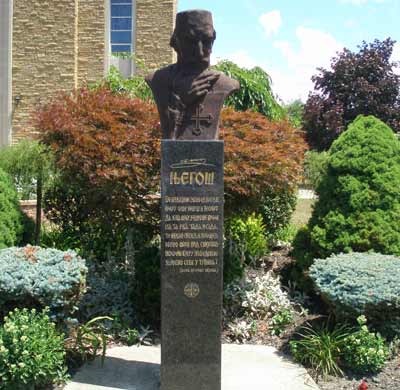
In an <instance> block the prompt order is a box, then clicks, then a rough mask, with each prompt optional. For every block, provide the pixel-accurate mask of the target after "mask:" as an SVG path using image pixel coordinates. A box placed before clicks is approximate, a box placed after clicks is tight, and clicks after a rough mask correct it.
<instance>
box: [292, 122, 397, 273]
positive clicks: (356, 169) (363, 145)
mask: <svg viewBox="0 0 400 390" xmlns="http://www.w3.org/2000/svg"><path fill="white" fill-rule="evenodd" d="M317 193H318V195H319V199H318V201H317V202H316V204H315V206H314V210H313V214H312V217H311V219H310V222H309V224H308V233H307V235H308V237H303V241H304V239H305V241H308V245H307V246H308V250H307V253H306V254H305V256H304V257H303V258H302V259H301V261H302V262H303V264H302V267H303V268H307V267H308V266H309V265H310V264H311V263H312V259H313V258H326V257H328V256H330V255H331V254H333V253H341V252H344V253H348V252H351V251H355V252H368V251H370V250H373V251H375V252H379V253H384V254H398V255H400V224H399V220H400V142H399V141H398V139H397V138H396V136H395V135H394V133H393V131H392V130H391V129H390V128H389V127H388V126H386V125H385V124H384V123H383V122H381V121H380V120H379V119H376V118H375V117H373V116H367V117H365V116H359V117H358V118H357V119H356V120H355V121H354V122H353V123H352V124H351V125H350V126H349V128H348V130H347V131H346V132H344V133H343V134H342V135H341V136H340V137H339V138H338V139H337V140H336V141H335V142H334V143H333V145H332V147H331V149H330V151H329V158H328V165H327V172H326V174H325V175H324V176H323V178H322V180H321V182H320V184H319V186H318V188H317ZM302 234H303V233H302ZM303 236H304V235H303ZM296 242H297V245H298V246H300V247H302V246H303V247H304V244H302V243H301V242H300V240H296ZM296 250H297V247H295V251H296Z"/></svg>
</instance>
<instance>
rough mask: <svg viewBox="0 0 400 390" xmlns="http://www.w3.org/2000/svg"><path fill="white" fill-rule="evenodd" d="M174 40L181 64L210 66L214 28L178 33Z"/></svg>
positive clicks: (199, 28)
mask: <svg viewBox="0 0 400 390" xmlns="http://www.w3.org/2000/svg"><path fill="white" fill-rule="evenodd" d="M176 38H177V42H176V43H177V52H178V54H179V59H180V61H181V62H182V63H183V64H188V65H189V64H193V65H195V64H202V65H207V66H208V65H210V56H211V51H212V46H213V44H214V39H215V32H214V28H213V27H212V26H211V25H207V26H204V27H197V28H190V29H188V30H185V31H182V32H179V33H178V34H177V36H176Z"/></svg>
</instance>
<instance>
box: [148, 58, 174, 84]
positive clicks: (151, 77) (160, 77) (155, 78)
mask: <svg viewBox="0 0 400 390" xmlns="http://www.w3.org/2000/svg"><path fill="white" fill-rule="evenodd" d="M174 69H175V64H172V65H168V66H166V67H164V68H161V69H158V70H156V71H155V72H153V73H150V74H148V75H147V76H145V80H146V83H147V84H148V85H149V86H150V88H151V89H152V90H153V91H154V90H155V89H158V88H163V87H165V86H167V85H168V83H169V80H170V77H171V72H173V70H174Z"/></svg>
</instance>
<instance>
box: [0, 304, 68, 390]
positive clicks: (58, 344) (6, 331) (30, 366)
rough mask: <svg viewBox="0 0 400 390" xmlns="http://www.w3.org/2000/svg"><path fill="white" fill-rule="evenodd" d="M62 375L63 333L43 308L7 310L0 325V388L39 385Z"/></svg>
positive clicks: (56, 381)
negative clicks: (38, 309)
mask: <svg viewBox="0 0 400 390" xmlns="http://www.w3.org/2000/svg"><path fill="white" fill-rule="evenodd" d="M66 379H67V368H66V366H65V348H64V336H63V335H61V334H59V333H58V332H57V330H56V328H55V325H54V323H52V322H50V319H49V317H48V315H47V311H46V310H44V311H43V312H42V313H37V312H36V310H35V309H31V310H28V309H23V310H19V309H15V310H14V311H13V312H10V313H9V315H8V316H7V317H5V319H4V325H3V327H2V328H0V389H4V390H14V389H15V390H17V389H21V390H22V389H39V388H40V389H43V388H45V387H46V386H47V385H50V384H59V383H62V382H65V380H66ZM46 388H47V387H46Z"/></svg>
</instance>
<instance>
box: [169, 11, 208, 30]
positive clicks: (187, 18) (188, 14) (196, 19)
mask: <svg viewBox="0 0 400 390" xmlns="http://www.w3.org/2000/svg"><path fill="white" fill-rule="evenodd" d="M207 27H210V28H214V27H213V19H212V15H211V12H210V11H205V10H202V9H193V10H188V11H182V12H178V13H177V14H176V24H175V30H176V31H184V30H186V29H193V28H194V29H196V30H198V29H204V28H207Z"/></svg>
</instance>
